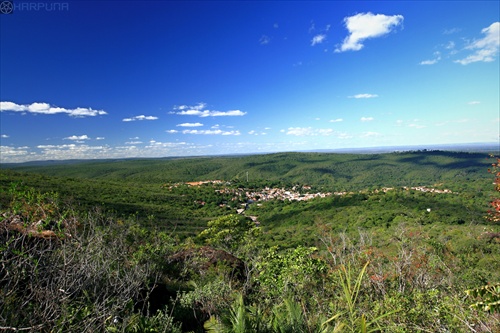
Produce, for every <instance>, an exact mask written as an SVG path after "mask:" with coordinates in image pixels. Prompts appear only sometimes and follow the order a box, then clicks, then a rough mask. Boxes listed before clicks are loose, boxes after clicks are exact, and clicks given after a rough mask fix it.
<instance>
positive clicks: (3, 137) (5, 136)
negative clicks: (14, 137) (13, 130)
mask: <svg viewBox="0 0 500 333" xmlns="http://www.w3.org/2000/svg"><path fill="white" fill-rule="evenodd" d="M8 137H9V136H8V135H7V134H2V135H1V136H0V138H2V139H7V138H8Z"/></svg>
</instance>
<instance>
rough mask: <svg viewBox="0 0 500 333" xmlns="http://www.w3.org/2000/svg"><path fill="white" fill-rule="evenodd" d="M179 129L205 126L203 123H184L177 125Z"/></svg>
mask: <svg viewBox="0 0 500 333" xmlns="http://www.w3.org/2000/svg"><path fill="white" fill-rule="evenodd" d="M176 126H178V127H200V126H203V124H202V123H182V124H178V125H176Z"/></svg>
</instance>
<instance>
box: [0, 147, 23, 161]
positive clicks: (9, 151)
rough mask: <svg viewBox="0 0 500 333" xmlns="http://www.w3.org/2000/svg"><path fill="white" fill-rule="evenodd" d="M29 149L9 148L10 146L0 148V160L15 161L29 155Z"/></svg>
mask: <svg viewBox="0 0 500 333" xmlns="http://www.w3.org/2000/svg"><path fill="white" fill-rule="evenodd" d="M28 150H29V148H28V147H9V146H0V159H1V160H2V161H3V160H8V159H14V160H13V161H15V158H16V157H20V156H26V155H29V151H28Z"/></svg>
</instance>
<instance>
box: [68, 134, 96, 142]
mask: <svg viewBox="0 0 500 333" xmlns="http://www.w3.org/2000/svg"><path fill="white" fill-rule="evenodd" d="M64 140H75V141H81V140H90V138H89V137H88V136H87V135H86V134H84V135H72V136H68V137H67V138H64Z"/></svg>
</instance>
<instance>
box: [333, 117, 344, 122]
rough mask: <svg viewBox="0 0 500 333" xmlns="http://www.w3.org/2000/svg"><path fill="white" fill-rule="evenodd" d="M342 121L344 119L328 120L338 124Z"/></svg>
mask: <svg viewBox="0 0 500 333" xmlns="http://www.w3.org/2000/svg"><path fill="white" fill-rule="evenodd" d="M342 121H344V119H342V118H337V119H331V120H330V122H331V123H340V122H342Z"/></svg>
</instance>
